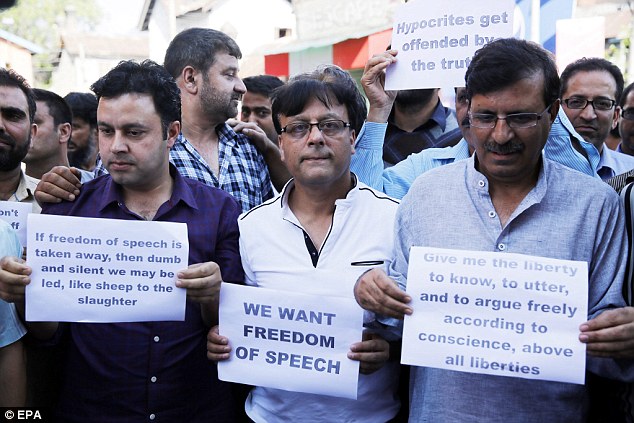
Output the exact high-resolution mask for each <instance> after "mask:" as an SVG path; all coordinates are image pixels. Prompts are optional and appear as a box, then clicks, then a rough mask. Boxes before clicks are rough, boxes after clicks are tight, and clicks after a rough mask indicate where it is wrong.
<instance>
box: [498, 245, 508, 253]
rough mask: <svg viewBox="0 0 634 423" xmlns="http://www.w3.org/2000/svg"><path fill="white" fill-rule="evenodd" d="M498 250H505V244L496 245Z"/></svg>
mask: <svg viewBox="0 0 634 423" xmlns="http://www.w3.org/2000/svg"><path fill="white" fill-rule="evenodd" d="M498 250H500V251H504V250H506V244H502V243H499V244H498Z"/></svg>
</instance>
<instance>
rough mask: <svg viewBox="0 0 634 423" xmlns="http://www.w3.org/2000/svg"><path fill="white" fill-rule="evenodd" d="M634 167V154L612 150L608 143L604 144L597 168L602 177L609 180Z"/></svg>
mask: <svg viewBox="0 0 634 423" xmlns="http://www.w3.org/2000/svg"><path fill="white" fill-rule="evenodd" d="M632 169H634V156H630V155H628V154H624V153H619V152H618V151H614V150H610V149H609V148H608V146H607V145H604V146H603V151H602V152H601V160H599V166H598V170H597V172H598V173H599V176H601V179H603V180H607V179H610V178H612V177H614V176H616V175H620V174H622V173H626V172H629V171H630V170H632Z"/></svg>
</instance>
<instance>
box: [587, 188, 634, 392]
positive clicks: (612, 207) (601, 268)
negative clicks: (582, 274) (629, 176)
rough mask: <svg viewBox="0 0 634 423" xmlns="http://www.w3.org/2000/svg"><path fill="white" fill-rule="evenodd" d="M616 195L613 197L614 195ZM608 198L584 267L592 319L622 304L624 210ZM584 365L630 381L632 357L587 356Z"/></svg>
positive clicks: (633, 379) (633, 377)
mask: <svg viewBox="0 0 634 423" xmlns="http://www.w3.org/2000/svg"><path fill="white" fill-rule="evenodd" d="M615 197H616V196H615ZM612 200H613V199H612V198H611V196H610V197H608V199H607V200H606V201H604V203H603V204H601V205H600V204H597V207H600V210H601V219H600V221H599V222H598V224H597V228H598V229H597V232H598V234H597V237H596V240H595V249H594V256H593V258H592V263H590V264H589V269H588V273H589V274H588V284H589V292H588V317H589V318H593V317H596V316H598V315H599V314H601V313H602V312H603V311H605V310H608V309H614V308H620V307H625V305H626V304H625V300H624V298H623V294H622V289H623V283H624V280H625V262H626V260H627V256H628V255H627V254H624V252H625V251H627V250H628V249H627V242H626V241H627V236H626V233H625V225H624V220H625V218H624V212H623V208H622V207H621V205H620V203H619V202H618V198H615V199H614V201H612ZM586 367H587V369H588V370H589V371H591V372H592V373H595V374H598V375H600V376H604V377H607V378H610V379H616V380H622V381H626V382H634V360H632V359H610V358H600V357H592V356H588V358H587V362H586Z"/></svg>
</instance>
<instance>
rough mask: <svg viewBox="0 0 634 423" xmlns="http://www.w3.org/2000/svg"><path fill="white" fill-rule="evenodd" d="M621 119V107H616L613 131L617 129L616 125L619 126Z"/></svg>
mask: <svg viewBox="0 0 634 423" xmlns="http://www.w3.org/2000/svg"><path fill="white" fill-rule="evenodd" d="M619 117H621V107H620V106H616V107H615V108H614V119H612V128H611V129H614V128H616V125H618V123H619Z"/></svg>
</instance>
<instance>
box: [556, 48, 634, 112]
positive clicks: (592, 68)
mask: <svg viewBox="0 0 634 423" xmlns="http://www.w3.org/2000/svg"><path fill="white" fill-rule="evenodd" d="M578 72H607V73H609V74H610V75H612V78H614V82H616V92H615V93H614V100H615V101H616V103H617V104H619V101H620V100H621V96H622V94H623V86H624V85H625V82H624V81H623V74H622V73H621V70H620V69H619V68H618V66H616V65H615V64H614V63H612V62H609V61H608V60H605V59H603V58H600V57H583V58H581V59H579V60H575V61H574V62H572V63H570V64H569V65H568V66H566V68H565V69H564V71H563V72H562V73H561V92H560V94H559V95H560V96H563V95H564V93H565V92H566V90H567V89H568V83H569V82H570V78H572V77H573V76H574V75H575V74H576V73H578Z"/></svg>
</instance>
